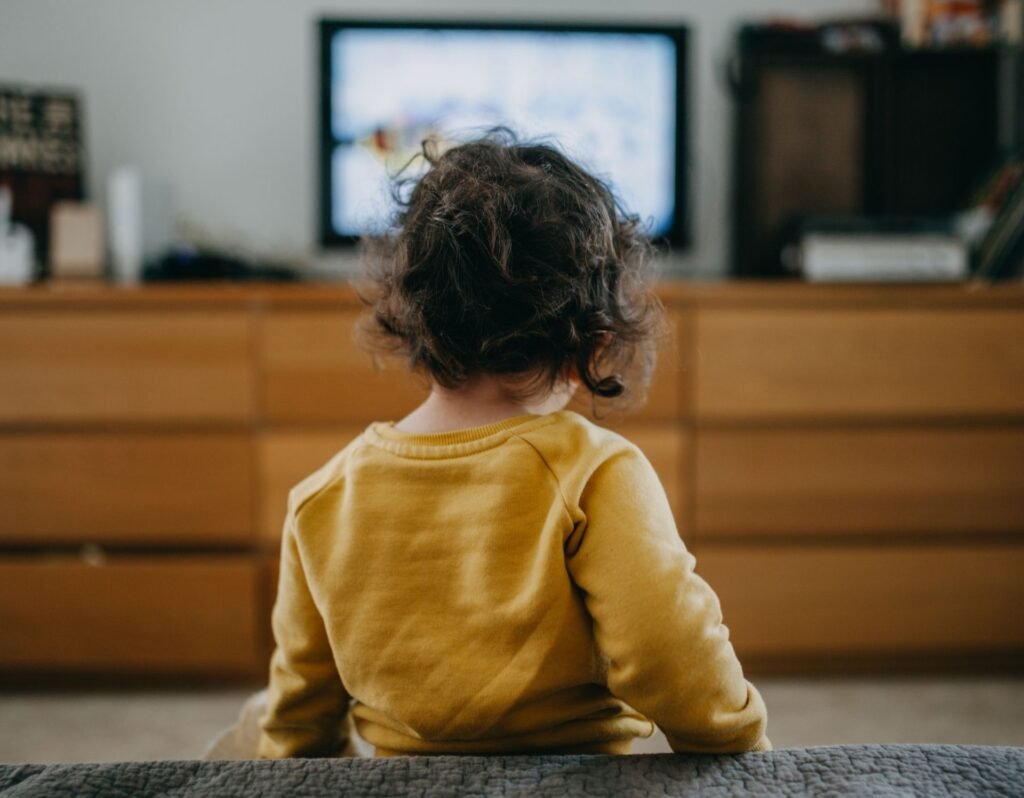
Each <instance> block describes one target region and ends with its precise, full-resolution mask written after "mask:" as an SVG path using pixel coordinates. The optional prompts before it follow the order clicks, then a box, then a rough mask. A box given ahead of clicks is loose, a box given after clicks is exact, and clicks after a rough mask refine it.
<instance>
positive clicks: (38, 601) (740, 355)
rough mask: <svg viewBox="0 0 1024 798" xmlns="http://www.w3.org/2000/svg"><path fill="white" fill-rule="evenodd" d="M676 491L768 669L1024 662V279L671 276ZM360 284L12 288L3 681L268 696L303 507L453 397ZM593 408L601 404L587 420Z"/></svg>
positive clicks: (667, 351)
mask: <svg viewBox="0 0 1024 798" xmlns="http://www.w3.org/2000/svg"><path fill="white" fill-rule="evenodd" d="M660 292H661V295H662V297H663V299H664V301H665V304H666V306H667V308H668V311H669V319H670V322H671V328H672V336H671V340H669V341H667V342H666V344H665V347H664V351H663V353H662V358H661V363H660V365H659V369H658V372H657V377H656V379H655V383H654V385H653V387H652V391H651V397H650V401H649V402H648V404H647V405H646V406H645V407H644V408H643V409H642V410H640V411H638V412H636V413H634V414H632V415H630V416H627V417H620V416H610V417H608V418H605V419H603V420H602V422H603V423H607V424H609V425H610V426H613V427H614V428H616V429H618V430H620V431H621V432H622V433H623V434H625V435H626V436H627V437H629V438H631V439H632V440H634V441H635V442H636V443H637V444H638V445H639V446H640V447H641V448H642V449H643V450H644V451H645V452H646V453H647V455H648V457H649V458H650V459H651V461H652V463H654V465H655V467H656V469H657V470H658V472H659V474H660V475H661V478H662V480H663V482H664V483H665V487H666V490H667V492H668V495H669V498H670V501H671V502H672V506H673V508H674V510H675V512H676V516H677V520H678V524H679V527H680V530H681V532H682V534H683V537H684V539H685V540H686V542H687V544H688V546H689V547H690V548H691V549H692V550H693V551H694V552H695V553H696V555H697V558H698V570H699V571H700V572H701V573H702V574H703V575H704V576H705V577H706V578H707V579H708V580H709V581H710V582H711V584H712V585H713V586H714V587H715V589H716V590H717V592H718V594H719V596H720V598H721V601H722V605H723V609H724V612H725V618H726V622H727V624H728V625H729V627H730V629H731V632H732V638H733V641H734V643H735V646H736V648H737V650H738V652H739V653H740V656H741V657H742V658H743V660H744V664H745V665H746V667H747V670H748V671H750V672H752V673H755V674H756V673H759V672H760V673H763V672H769V671H776V672H777V671H781V670H785V671H791V672H802V673H813V672H825V671H831V672H835V671H851V670H865V669H866V670H874V671H899V670H908V669H913V670H920V669H922V668H927V669H933V670H957V669H963V668H975V669H976V668H982V669H992V668H1000V669H1005V668H1011V669H1018V670H1019V669H1020V668H1021V667H1022V666H1024V611H1022V609H1021V608H1022V607H1024V289H1022V288H1021V287H1016V286H1010V287H986V286H973V285H972V286H941V285H924V286H810V285H797V284H767V283H765V284H756V283H754V284H747V283H720V284H685V283H680V284H664V285H662V286H661V288H660ZM360 313H361V308H360V305H359V303H358V301H357V299H356V297H355V295H354V293H353V292H352V291H351V289H350V288H348V287H347V286H344V285H288V286H273V285H269V286H268V285H249V286H246V285H231V284H214V285H195V286H184V285H183V286H167V285H164V286H146V287H140V288H125V287H112V286H81V287H78V286H75V287H67V288H65V287H53V286H34V287H30V288H22V289H12V288H8V289H0V629H2V630H3V634H2V635H0V679H2V678H4V677H5V676H6V677H9V678H15V676H18V677H19V678H20V676H21V675H24V674H27V673H28V674H103V675H113V674H137V675H143V676H147V677H150V676H185V677H193V676H217V677H227V678H249V679H259V678H261V677H262V676H263V674H264V673H265V669H266V661H267V655H268V651H269V646H270V639H269V628H268V618H269V612H270V606H271V603H272V597H273V590H274V581H275V571H276V557H277V548H278V541H279V534H280V528H281V523H282V520H283V516H284V508H285V498H286V496H287V492H288V490H289V488H290V487H291V486H292V485H293V484H295V483H296V482H298V481H299V480H300V479H301V478H302V477H304V476H305V475H306V474H308V473H309V472H311V471H312V470H314V469H315V468H317V467H319V466H320V465H321V464H322V463H324V462H325V461H326V460H327V459H328V458H329V457H330V456H331V455H332V454H333V453H334V452H335V451H337V450H338V449H339V448H341V447H342V446H343V445H344V444H345V443H347V441H348V440H350V439H351V438H352V437H353V436H354V435H356V434H358V433H359V432H360V431H361V430H362V429H363V428H364V427H365V426H366V425H367V424H368V423H369V422H370V421H372V420H376V419H387V418H396V417H399V416H401V415H403V414H404V413H405V412H407V411H408V410H409V409H411V408H412V407H413V406H414V405H415V404H416V402H417V401H418V400H419V398H420V397H422V396H423V395H424V386H423V385H421V384H418V383H417V381H416V380H414V379H412V378H410V377H409V376H408V375H406V374H405V373H404V372H403V371H402V370H401V369H400V368H398V367H392V368H390V369H386V370H384V371H377V370H375V369H374V367H373V365H372V364H371V361H370V359H369V358H368V357H367V356H366V355H365V354H363V353H362V352H361V351H360V350H358V349H357V348H356V347H355V346H354V345H353V343H352V330H353V324H354V322H355V320H356V318H357V317H358V316H359V314H360ZM582 409H583V410H584V411H586V409H587V408H586V406H582Z"/></svg>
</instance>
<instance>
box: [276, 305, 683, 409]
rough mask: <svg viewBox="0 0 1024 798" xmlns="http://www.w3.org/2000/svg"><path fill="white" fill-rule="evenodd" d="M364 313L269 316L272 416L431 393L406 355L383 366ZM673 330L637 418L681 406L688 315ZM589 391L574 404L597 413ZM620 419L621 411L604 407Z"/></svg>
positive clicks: (383, 405)
mask: <svg viewBox="0 0 1024 798" xmlns="http://www.w3.org/2000/svg"><path fill="white" fill-rule="evenodd" d="M361 315H362V314H361V313H360V312H357V311H351V310H338V311H333V312H325V311H310V312H300V311H290V312H289V311H276V312H273V313H271V314H269V315H268V316H267V317H266V318H265V319H264V321H263V324H264V328H263V335H262V336H261V341H262V342H261V365H262V368H261V371H262V379H261V382H262V399H263V408H264V412H265V413H266V416H267V417H268V418H269V419H270V420H271V421H284V422H288V421H293V422H325V421H328V422H329V421H340V422H346V421H347V422H369V421H375V420H376V421H383V420H392V419H398V418H401V417H402V416H404V415H406V414H408V413H409V411H411V410H412V409H413V408H415V407H416V406H417V405H418V404H419V403H420V402H422V401H423V399H424V398H425V397H426V395H427V388H426V383H425V382H424V381H423V379H422V378H420V377H418V376H414V375H410V374H409V373H408V372H407V371H406V369H405V366H404V364H403V363H402V362H400V361H398V360H395V359H389V360H387V361H384V362H383V363H382V366H383V370H381V371H378V370H376V369H375V368H374V366H373V362H372V360H371V357H370V355H368V354H367V353H366V352H365V351H363V350H362V349H361V348H360V347H359V346H357V345H356V343H355V342H354V340H353V339H354V335H355V326H356V322H357V320H358V319H359V317H360V316H361ZM669 320H670V333H669V335H668V337H667V339H666V341H665V343H664V345H663V350H662V353H661V355H660V357H659V362H658V366H657V369H656V370H655V373H654V379H653V382H652V384H651V388H650V391H649V393H648V400H647V402H646V404H644V405H643V406H642V407H639V408H637V409H636V410H635V411H631V412H630V413H628V414H627V415H629V416H630V417H631V418H632V417H635V418H639V419H672V418H675V417H676V415H677V414H678V413H679V412H680V408H681V402H682V398H681V397H682V393H683V392H682V390H681V387H680V383H681V381H682V372H683V370H684V366H685V364H682V363H681V361H680V354H679V352H680V351H681V346H680V336H681V335H682V333H681V329H682V326H683V325H682V321H681V319H680V318H678V317H676V316H674V315H670V317H669ZM591 408H592V403H591V401H590V399H589V397H588V396H587V395H586V394H585V392H583V391H581V392H580V394H579V398H578V399H577V400H575V402H574V403H573V409H575V410H577V411H578V412H580V413H583V414H585V415H592V414H591ZM606 416H607V417H610V418H612V419H615V420H621V419H622V417H623V414H621V413H606Z"/></svg>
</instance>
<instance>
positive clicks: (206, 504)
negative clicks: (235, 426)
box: [0, 433, 253, 546]
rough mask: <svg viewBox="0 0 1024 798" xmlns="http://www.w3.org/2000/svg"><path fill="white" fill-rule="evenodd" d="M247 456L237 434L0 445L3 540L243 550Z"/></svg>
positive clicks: (14, 437)
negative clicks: (228, 546)
mask: <svg viewBox="0 0 1024 798" xmlns="http://www.w3.org/2000/svg"><path fill="white" fill-rule="evenodd" d="M251 449H252V445H251V443H250V441H249V438H248V437H247V436H246V435H244V434H241V433H239V434H194V433H189V434H186V433H179V434H170V433H167V434H109V435H108V434H99V433H83V434H78V433H68V434H42V433H40V434H34V433H16V434H7V435H3V436H0V474H3V479H0V540H2V541H3V542H5V543H22V544H38V543H43V542H46V543H60V542H70V543H76V542H95V543H108V544H115V543H121V544H129V545H133V546H138V545H155V544H160V545H166V544H172V543H183V544H190V545H204V544H205V545H224V544H230V543H235V544H237V543H245V542H249V541H250V540H252V535H253V518H252V515H253V510H252V507H253V501H252V483H253V479H252V472H253V468H252V457H251Z"/></svg>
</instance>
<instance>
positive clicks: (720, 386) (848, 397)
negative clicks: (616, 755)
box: [696, 307, 1024, 421]
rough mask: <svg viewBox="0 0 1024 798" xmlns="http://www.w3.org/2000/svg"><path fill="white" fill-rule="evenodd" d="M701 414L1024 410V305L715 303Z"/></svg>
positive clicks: (777, 416) (702, 357)
mask: <svg viewBox="0 0 1024 798" xmlns="http://www.w3.org/2000/svg"><path fill="white" fill-rule="evenodd" d="M696 347H697V378H696V385H697V389H696V414H697V416H698V419H699V420H701V421H726V420H758V419H763V420H782V419H801V418H812V419H815V418H823V419H832V418H846V419H851V418H858V417H859V418H885V417H894V418H895V417H900V418H905V417H911V418H915V419H920V418H947V417H955V416H976V417H982V416H1003V417H1005V416H1009V415H1018V416H1019V415H1021V414H1022V413H1024V312H1022V311H1019V310H1013V309H984V310H976V309H975V310H967V309H964V310H957V309H942V310H939V309H936V310H927V309H910V308H901V309H892V308H875V309H857V310H854V309H848V308H842V307H839V308H830V309H829V310H828V311H827V312H822V311H821V310H818V309H796V308H778V309H766V310H760V309H714V310H702V311H700V312H699V314H698V319H697V327H696Z"/></svg>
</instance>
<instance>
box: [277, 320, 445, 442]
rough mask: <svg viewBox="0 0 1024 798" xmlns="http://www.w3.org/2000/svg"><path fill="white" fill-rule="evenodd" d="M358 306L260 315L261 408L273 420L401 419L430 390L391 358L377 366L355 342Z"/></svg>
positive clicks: (359, 420)
mask: <svg viewBox="0 0 1024 798" xmlns="http://www.w3.org/2000/svg"><path fill="white" fill-rule="evenodd" d="M360 315H361V314H360V313H359V312H357V311H351V310H338V311H332V312H326V311H310V312H301V311H291V312H289V311H278V312H274V313H271V314H269V315H268V316H267V317H266V318H265V319H264V320H263V325H264V328H263V334H262V335H261V365H262V369H261V373H262V380H261V381H262V398H263V409H264V413H265V414H266V417H267V418H268V419H269V420H271V421H296V422H304V421H321V422H322V421H352V422H361V421H367V422H368V421H374V420H377V421H385V420H393V419H395V420H396V419H399V418H401V417H402V416H405V415H406V414H408V413H409V411H411V410H412V409H413V408H415V407H416V406H417V405H418V404H419V403H420V402H422V401H423V399H424V398H425V397H426V395H427V391H426V388H425V384H424V383H422V381H421V380H419V379H418V378H416V377H414V376H412V375H410V374H409V373H408V372H407V371H406V370H405V369H404V367H403V365H402V364H401V363H400V362H398V361H394V360H389V361H388V362H386V363H383V366H384V370H383V371H377V370H376V369H375V368H374V365H373V362H372V360H371V358H370V355H368V354H367V353H366V352H364V351H363V350H362V349H360V348H359V347H358V346H357V345H356V344H355V342H354V340H353V336H354V333H355V324H356V321H357V319H358V318H359V317H360Z"/></svg>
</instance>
